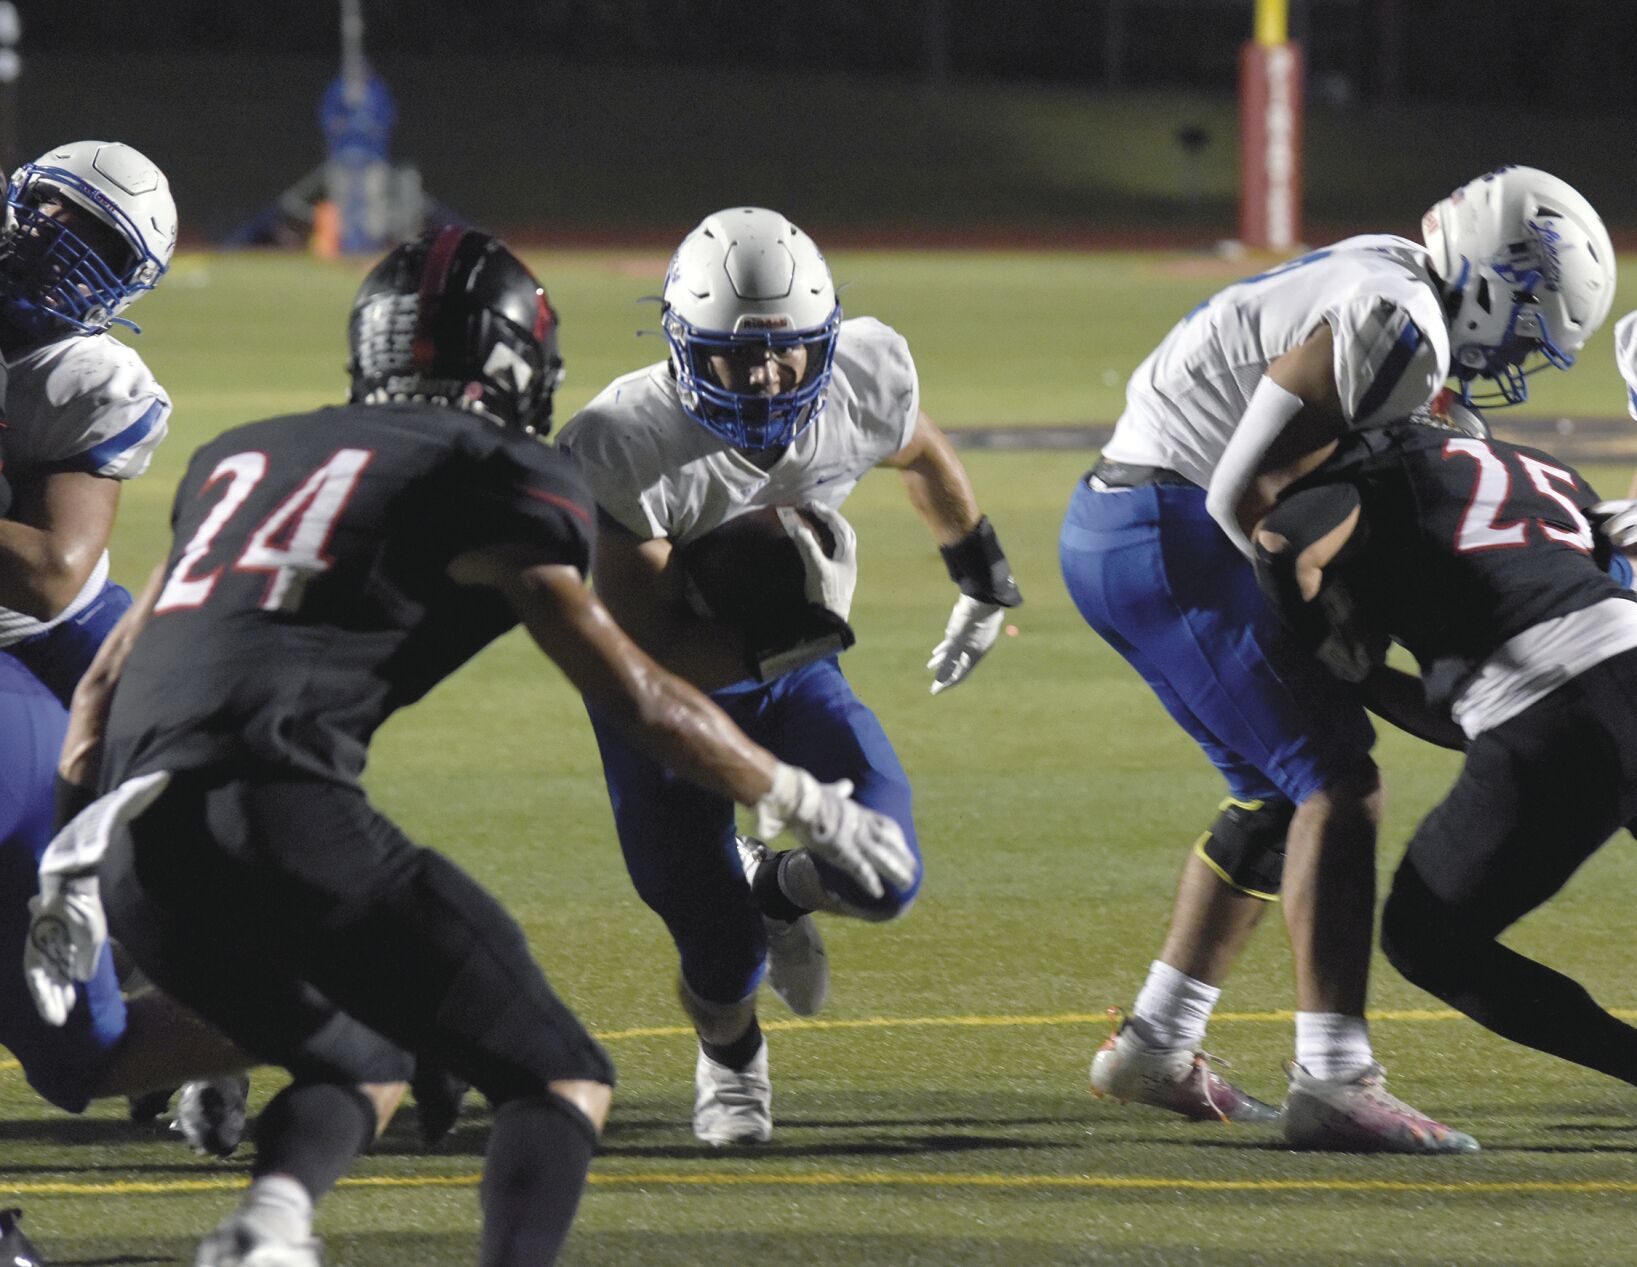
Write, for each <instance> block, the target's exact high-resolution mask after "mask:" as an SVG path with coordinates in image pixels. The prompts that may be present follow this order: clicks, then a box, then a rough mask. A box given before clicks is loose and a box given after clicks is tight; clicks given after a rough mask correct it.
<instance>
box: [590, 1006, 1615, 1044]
mask: <svg viewBox="0 0 1637 1267" xmlns="http://www.w3.org/2000/svg"><path fill="white" fill-rule="evenodd" d="M1610 1010H1611V1011H1612V1012H1613V1014H1614V1015H1615V1016H1618V1017H1619V1018H1620V1019H1621V1020H1623V1021H1637V1009H1633V1008H1612V1009H1610ZM1295 1019H1296V1014H1295V1013H1294V1012H1213V1013H1212V1014H1211V1024H1213V1025H1217V1024H1223V1023H1230V1022H1238V1021H1248V1022H1264V1023H1265V1022H1269V1021H1276V1022H1283V1023H1285V1024H1287V1025H1288V1024H1291V1023H1293V1022H1294V1021H1295ZM1465 1019H1466V1018H1465V1017H1463V1016H1462V1015H1461V1013H1459V1012H1454V1011H1450V1010H1448V1009H1443V1008H1409V1009H1405V1010H1401V1011H1382V1012H1371V1013H1370V1020H1371V1021H1374V1022H1381V1021H1408V1022H1425V1021H1459V1020H1465ZM1107 1024H1108V1013H1106V1012H1059V1013H1055V1014H1052V1015H1046V1016H868V1017H860V1018H857V1019H855V1020H829V1021H810V1020H794V1021H763V1022H762V1028H763V1029H764V1030H843V1029H927V1028H934V1027H946V1028H984V1027H1005V1026H1042V1025H1107ZM692 1034H693V1028H692V1027H691V1026H688V1025H649V1026H643V1027H641V1028H638V1029H616V1030H606V1031H604V1032H603V1033H600V1034H598V1035H597V1037H598V1038H599V1039H601V1040H602V1041H603V1042H605V1043H606V1042H613V1041H616V1040H618V1039H622V1038H678V1037H685V1036H691V1035H692Z"/></svg>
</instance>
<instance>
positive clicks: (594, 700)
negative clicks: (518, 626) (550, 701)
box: [457, 567, 778, 805]
mask: <svg viewBox="0 0 1637 1267" xmlns="http://www.w3.org/2000/svg"><path fill="white" fill-rule="evenodd" d="M570 571H571V570H570V569H565V568H560V567H559V568H550V567H547V568H534V569H528V570H525V571H523V572H520V573H517V574H515V575H512V576H506V577H503V578H499V584H498V585H497V588H500V589H501V590H502V592H503V593H505V594H506V595H507V596H508V598H510V600H511V602H512V605H513V607H514V608H515V609H516V610H517V612H518V615H519V616H520V617H521V618H522V620H523V623H524V626H525V627H526V628H527V629H528V631H529V633H530V635H531V636H532V637H533V638H534V640H535V642H536V643H537V644H539V646H540V648H541V650H543V651H544V652H545V653H546V654H547V655H548V656H550V657H551V659H552V660H553V661H554V662H555V663H556V664H557V666H558V667H559V668H561V669H562V671H563V673H564V675H565V676H567V678H568V679H569V681H570V682H572V683H573V684H574V687H575V689H577V690H578V691H579V692H580V693H581V694H582V695H583V696H584V697H585V699H586V702H587V703H588V704H589V705H591V706H592V707H593V708H595V709H596V710H597V712H598V713H599V714H601V715H602V716H604V717H606V718H607V719H608V720H609V721H610V722H611V723H612V724H613V725H614V726H616V727H617V728H618V729H619V730H620V731H621V732H622V733H624V734H625V735H626V736H627V737H628V738H630V739H631V740H632V741H633V742H634V743H636V744H637V745H639V746H640V747H641V748H642V749H643V750H644V751H646V752H647V753H648V754H649V755H650V756H652V757H653V758H654V759H655V760H656V761H659V762H660V763H661V764H663V765H665V766H666V767H668V768H669V769H672V770H675V771H676V772H677V773H678V774H680V775H682V776H683V777H684V778H688V779H691V780H693V781H694V782H696V783H698V784H700V785H701V786H702V787H705V788H707V789H709V790H710V791H713V792H716V793H718V794H719V795H722V796H729V797H732V798H733V799H734V800H736V801H739V802H740V803H742V804H745V805H753V804H755V803H756V801H758V800H760V799H761V798H762V797H763V796H765V795H766V794H767V792H768V790H769V789H770V788H771V787H772V786H773V773H774V771H775V769H776V768H777V765H778V763H777V761H776V760H775V759H774V757H773V755H772V754H771V753H769V752H767V751H766V750H765V749H763V748H762V747H760V746H759V745H757V744H755V743H753V742H751V740H749V739H748V738H746V737H745V735H744V734H743V732H741V731H740V730H739V728H738V727H737V726H735V725H734V724H733V722H732V721H731V720H730V719H729V718H728V716H727V714H726V713H724V712H723V711H722V710H721V709H720V708H718V707H717V706H716V705H715V704H714V703H712V702H711V700H710V699H709V697H707V696H706V695H705V694H704V693H703V692H702V691H700V690H699V689H698V688H696V687H694V686H692V685H690V684H689V683H688V682H686V681H684V680H682V679H681V678H680V677H678V676H677V675H675V674H674V673H670V672H667V671H666V670H665V669H664V668H663V667H661V666H660V665H659V664H657V663H656V662H655V661H654V660H653V658H652V657H650V656H648V655H647V654H645V653H644V652H643V650H642V649H641V648H640V647H639V646H638V645H637V644H636V643H635V642H633V641H632V639H631V638H630V637H629V636H628V635H627V634H626V632H625V631H624V630H622V629H621V628H620V626H619V625H618V624H617V623H616V622H615V620H614V618H613V616H612V615H611V614H610V612H609V611H608V609H607V608H606V607H605V606H604V605H603V604H602V603H601V602H599V601H598V600H597V599H596V598H595V597H593V596H592V595H591V594H589V593H587V592H586V591H585V590H584V589H583V588H581V587H580V586H579V585H578V584H577V582H576V581H575V580H574V579H572V578H571V576H570V575H568V574H569V573H570ZM457 579H458V578H457ZM739 676H741V677H742V676H743V668H742V666H741V668H740V671H739Z"/></svg>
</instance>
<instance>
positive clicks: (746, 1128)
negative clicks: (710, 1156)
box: [693, 1039, 773, 1148]
mask: <svg viewBox="0 0 1637 1267" xmlns="http://www.w3.org/2000/svg"><path fill="white" fill-rule="evenodd" d="M693 1133H694V1135H695V1136H697V1137H698V1138H699V1139H701V1140H703V1141H704V1142H705V1143H707V1144H709V1145H711V1146H712V1147H713V1148H722V1147H724V1146H726V1145H729V1144H765V1143H767V1141H768V1140H770V1139H772V1138H773V1083H772V1081H771V1080H770V1079H769V1078H768V1076H767V1042H766V1040H765V1039H764V1040H763V1042H762V1045H761V1047H760V1048H758V1049H757V1052H756V1056H755V1059H753V1060H752V1061H751V1062H750V1064H749V1066H748V1067H746V1068H744V1069H729V1068H728V1067H727V1066H726V1065H719V1064H717V1063H716V1062H715V1061H714V1060H712V1059H711V1058H710V1057H709V1056H707V1055H706V1054H705V1049H704V1048H703V1047H701V1048H700V1049H699V1063H698V1064H697V1065H695V1066H694V1073H693Z"/></svg>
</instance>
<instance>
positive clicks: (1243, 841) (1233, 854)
mask: <svg viewBox="0 0 1637 1267" xmlns="http://www.w3.org/2000/svg"><path fill="white" fill-rule="evenodd" d="M1219 809H1220V811H1221V812H1220V813H1218V814H1217V816H1216V821H1215V822H1214V823H1212V824H1211V828H1210V830H1209V831H1207V832H1206V833H1205V834H1204V835H1203V836H1201V837H1200V838H1199V839H1198V840H1197V841H1195V842H1194V853H1195V854H1196V855H1198V857H1199V859H1200V860H1201V861H1202V862H1204V864H1205V865H1206V866H1207V867H1209V868H1210V869H1211V870H1212V871H1214V872H1215V873H1216V876H1217V878H1218V879H1219V880H1221V881H1222V883H1224V884H1226V885H1227V886H1228V887H1229V888H1231V889H1236V890H1238V891H1239V892H1240V893H1243V894H1245V895H1246V896H1247V897H1254V898H1260V899H1262V900H1263V901H1264V902H1276V901H1278V899H1279V886H1280V885H1281V884H1282V883H1283V881H1284V873H1285V833H1286V832H1287V831H1289V830H1290V817H1291V815H1292V814H1294V813H1295V812H1296V806H1295V804H1294V802H1291V801H1287V800H1286V799H1285V798H1284V797H1282V796H1281V797H1273V798H1270V799H1268V800H1265V801H1241V800H1238V799H1236V798H1235V797H1232V796H1230V797H1228V798H1227V800H1225V801H1223V802H1222V804H1221V806H1220V807H1219Z"/></svg>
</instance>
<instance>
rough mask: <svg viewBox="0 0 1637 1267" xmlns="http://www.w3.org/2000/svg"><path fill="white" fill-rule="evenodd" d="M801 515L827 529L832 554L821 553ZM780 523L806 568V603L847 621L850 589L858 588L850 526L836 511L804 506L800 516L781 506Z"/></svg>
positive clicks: (855, 535) (855, 542) (854, 540)
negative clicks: (793, 543)
mask: <svg viewBox="0 0 1637 1267" xmlns="http://www.w3.org/2000/svg"><path fill="white" fill-rule="evenodd" d="M803 513H805V514H809V515H812V516H813V518H815V519H817V520H819V521H820V522H821V523H823V525H824V526H825V527H826V528H828V529H829V530H830V536H831V537H832V538H834V540H835V553H834V554H833V555H827V554H825V553H824V547H823V546H822V545H821V544H819V539H818V534H816V533H815V532H814V531H813V529H812V528H811V527H810V526H809V525H808V524H806V523H804V522H803V521H802V514H803ZM779 522H780V523H782V524H783V525H784V530H785V532H786V533H788V534H789V536H790V539H791V540H792V541H794V542H795V543H796V549H797V550H798V551H800V553H801V561H802V565H803V566H804V567H805V568H806V569H807V586H806V589H807V601H808V602H810V603H817V604H818V605H819V606H820V607H823V608H824V609H825V610H827V611H831V612H834V613H835V614H836V615H837V616H840V617H841V619H843V620H846V619H847V617H848V614H849V613H851V611H852V609H853V590H854V589H856V588H857V587H858V533H856V532H854V531H853V526H852V524H850V523H848V522H847V521H846V520H845V519H843V518H842V517H841V515H840V513H839V512H838V511H834V510H831V509H830V508H829V507H828V506H818V505H807V506H803V507H801V513H798V512H797V511H795V510H792V509H791V508H790V507H788V506H781V507H779Z"/></svg>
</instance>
